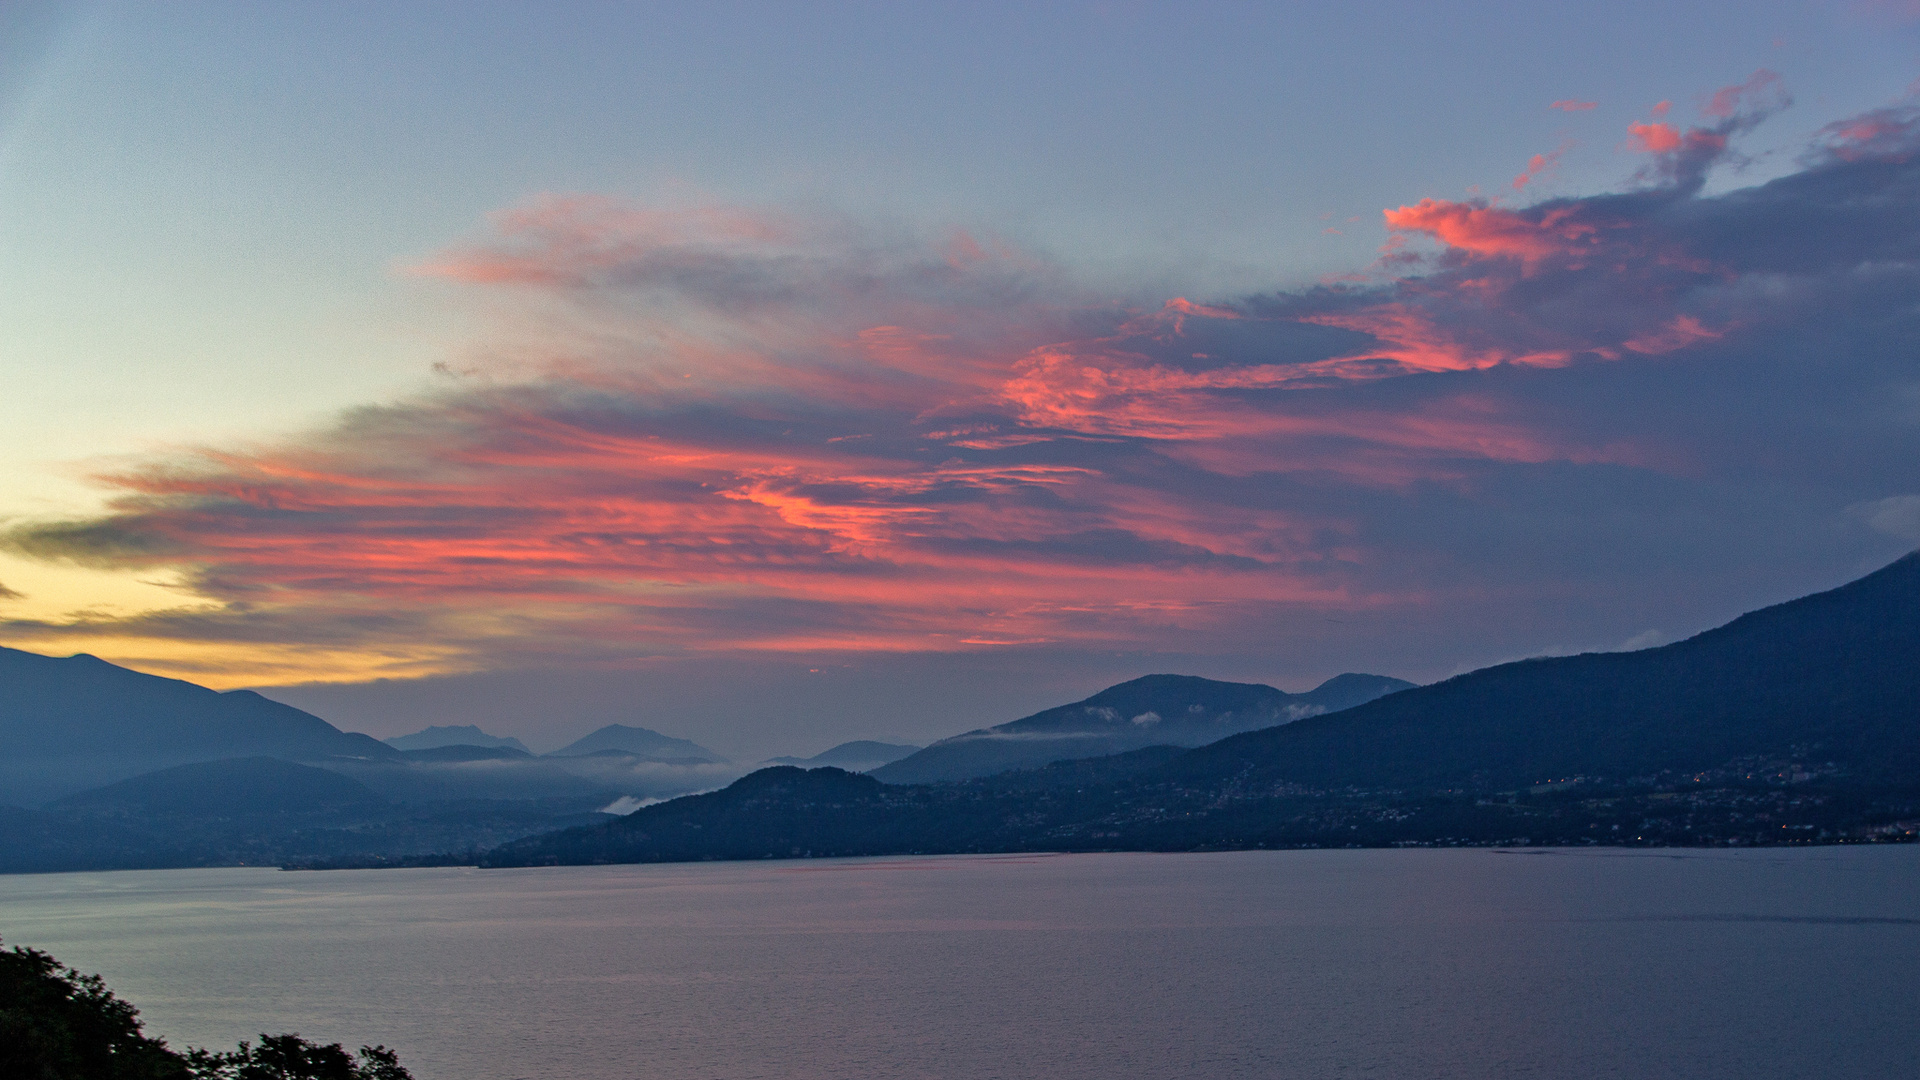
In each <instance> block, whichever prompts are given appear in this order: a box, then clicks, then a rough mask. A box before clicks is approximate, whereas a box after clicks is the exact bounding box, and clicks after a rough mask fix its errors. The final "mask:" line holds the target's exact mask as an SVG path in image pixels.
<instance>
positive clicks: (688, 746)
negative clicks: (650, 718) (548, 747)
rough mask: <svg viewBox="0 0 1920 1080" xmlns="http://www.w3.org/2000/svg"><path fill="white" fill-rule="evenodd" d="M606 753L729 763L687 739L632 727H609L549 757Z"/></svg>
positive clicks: (617, 725)
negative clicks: (610, 751) (617, 752)
mask: <svg viewBox="0 0 1920 1080" xmlns="http://www.w3.org/2000/svg"><path fill="white" fill-rule="evenodd" d="M606 750H615V751H619V752H622V753H626V754H632V755H634V756H635V757H642V758H652V759H655V760H661V761H671V760H684V759H688V758H693V759H697V760H700V761H725V760H726V759H725V758H723V757H721V756H720V755H719V754H716V753H714V752H713V751H711V750H709V749H707V748H706V747H704V746H701V745H700V744H699V743H696V742H691V741H689V740H687V739H676V738H673V737H672V736H670V735H662V734H660V733H659V732H657V731H654V730H652V729H651V728H643V727H628V726H627V725H625V724H608V725H607V726H606V727H603V728H601V729H600V730H598V731H596V732H593V733H592V734H590V735H587V736H586V737H584V738H581V739H578V740H576V741H574V742H572V743H569V744H567V745H566V746H563V747H561V748H560V749H558V750H555V751H554V752H553V753H551V754H548V755H547V756H548V757H584V756H586V755H588V754H596V753H600V752H602V751H606Z"/></svg>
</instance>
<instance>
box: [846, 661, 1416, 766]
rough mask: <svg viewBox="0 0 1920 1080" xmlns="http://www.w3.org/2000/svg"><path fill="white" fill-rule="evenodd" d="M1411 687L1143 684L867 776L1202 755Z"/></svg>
mask: <svg viewBox="0 0 1920 1080" xmlns="http://www.w3.org/2000/svg"><path fill="white" fill-rule="evenodd" d="M1412 685H1413V684H1412V683H1410V682H1406V681H1403V680H1401V679H1391V678H1387V677H1386V676H1384V675H1356V674H1347V675H1338V676H1335V677H1334V678H1331V679H1328V680H1327V681H1326V682H1324V683H1322V684H1320V685H1319V686H1317V687H1315V688H1314V689H1312V690H1310V691H1308V692H1307V693H1304V694H1289V693H1286V692H1285V691H1283V690H1276V689H1274V688H1273V687H1271V686H1264V685H1261V684H1259V683H1231V682H1218V681H1215V680H1213V679H1202V678H1198V677H1196V676H1192V675H1147V676H1143V677H1141V678H1138V679H1134V680H1132V681H1130V682H1123V683H1121V684H1119V685H1118V686H1110V687H1108V688H1107V689H1105V690H1102V691H1100V692H1099V693H1097V694H1095V695H1093V696H1092V697H1090V698H1087V699H1086V700H1084V701H1076V702H1074V703H1073V704H1071V705H1061V706H1059V707H1057V708H1052V709H1047V710H1045V711H1043V712H1037V713H1035V714H1033V715H1032V716H1028V717H1024V718H1022V719H1019V720H1014V721H1012V722H1010V723H1005V724H1000V725H998V726H996V727H990V728H984V729H982V730H979V731H969V732H967V733H966V734H964V735H956V736H954V737H953V738H951V739H942V740H941V741H939V742H937V743H934V744H933V745H932V746H929V747H927V748H926V749H925V750H922V751H920V752H919V753H917V754H913V755H911V756H909V757H906V758H903V759H901V760H899V761H896V762H893V763H892V764H890V765H886V766H883V767H881V768H878V769H874V770H873V772H872V775H873V776H874V778H875V779H878V780H881V781H884V782H886V783H889V784H919V783H929V782H933V781H941V780H965V779H968V778H971V777H976V776H991V775H992V774H994V773H999V772H1006V771H1007V770H1009V769H1033V768H1038V767H1040V766H1042V765H1045V764H1047V763H1049V762H1052V761H1061V760H1067V759H1073V758H1089V757H1101V756H1104V755H1107V754H1117V753H1122V752H1125V751H1128V750H1134V749H1138V748H1140V747H1144V746H1204V745H1206V744H1207V743H1210V742H1213V741H1215V740H1217V739H1219V738H1221V737H1222V736H1226V735H1232V734H1234V733H1235V732H1240V731H1251V730H1254V729H1257V728H1266V727H1273V726H1274V725H1276V724H1286V723H1291V722H1293V721H1297V720H1300V719H1301V718H1303V717H1308V716H1317V715H1320V714H1322V713H1329V712H1337V711H1339V710H1341V709H1347V708H1351V707H1353V706H1355V705H1359V704H1361V703H1362V702H1366V701H1371V700H1373V699H1374V698H1377V697H1380V696H1381V695H1383V694H1391V693H1394V692H1395V691H1398V690H1405V689H1407V688H1409V687H1411V686H1412Z"/></svg>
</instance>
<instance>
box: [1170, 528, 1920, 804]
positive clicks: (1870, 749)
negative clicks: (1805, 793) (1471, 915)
mask: <svg viewBox="0 0 1920 1080" xmlns="http://www.w3.org/2000/svg"><path fill="white" fill-rule="evenodd" d="M1755 756H1759V757H1768V758H1782V759H1787V758H1790V759H1796V760H1800V761H1805V762H1823V763H1824V762H1833V763H1835V764H1836V765H1838V766H1839V767H1841V768H1843V769H1845V770H1847V771H1848V772H1849V773H1850V774H1852V775H1855V776H1859V777H1862V778H1866V777H1873V778H1883V779H1888V780H1900V781H1905V780H1912V779H1916V778H1920V552H1916V553H1914V554H1912V555H1908V556H1906V557H1905V558H1903V559H1900V560H1899V561H1898V562H1895V563H1893V564H1892V565H1890V566H1887V567H1885V568H1884V569H1881V570H1879V571H1877V572H1875V573H1873V574H1870V575H1868V576H1867V577H1864V578H1861V579H1860V580H1858V581H1855V582H1852V583H1851V584H1848V585H1843V586H1841V587H1840V588H1837V589H1833V590H1831V591H1829V592H1823V593H1817V594H1815V595H1813V596H1807V597H1802V598H1801V599H1799V600H1793V601H1789V602H1787V603H1784V604H1778V605H1776V606H1774V607H1770V608H1764V609H1762V610H1760V611H1755V612H1752V613H1750V614H1747V615H1743V616H1741V617H1740V618H1738V619H1735V620H1734V621H1733V622H1730V623H1728V624H1727V625H1725V626H1722V627H1720V628H1718V629H1715V630H1708V631H1706V632H1705V633H1702V634H1698V635H1696V636H1694V637H1691V638H1688V639H1687V640H1685V641H1680V642H1675V643H1674V644H1672V645H1667V646H1664V647H1661V648H1657V649H1645V650H1642V651H1639V652H1627V653H1587V654H1584V655H1581V656H1566V657H1551V658H1545V659H1538V660H1522V661H1520V662H1518V663H1512V664H1502V665H1500V666H1498V667H1491V668H1484V669H1482V670H1479V671H1475V672H1471V673H1469V674H1466V675H1461V676H1458V677H1456V678H1452V679H1448V680H1447V681H1445V682H1442V683H1436V684H1434V685H1432V686H1425V687H1420V688H1419V689H1416V690H1409V691H1406V692H1404V693H1400V694H1395V695H1392V696H1391V697H1386V698H1382V699H1380V700H1378V701H1374V702H1371V703H1368V704H1366V705H1362V706H1360V707H1358V708H1355V709H1350V710H1347V711H1346V712H1343V713H1340V714H1338V715H1337V716H1325V717H1317V718H1314V719H1310V720H1303V721H1301V722H1299V723H1297V724H1291V725H1288V726H1287V727H1285V728H1277V729H1274V730H1270V731H1259V732H1251V733H1248V734H1245V735H1238V736H1235V737H1233V738H1230V739H1226V740H1223V741H1221V742H1218V743H1215V744H1213V745H1211V746H1208V747H1205V748H1203V749H1201V750H1197V751H1195V752H1194V753H1191V754H1188V755H1186V756H1185V757H1183V758H1181V759H1180V760H1179V761H1178V762H1177V763H1175V764H1174V765H1171V766H1169V769H1170V772H1169V776H1170V777H1172V778H1177V779H1179V780H1181V781H1183V782H1187V783H1215V782H1220V781H1221V780H1223V779H1224V778H1225V777H1227V776H1230V775H1231V776H1237V777H1241V778H1242V782H1250V783H1262V782H1286V783H1295V784H1306V785H1314V786H1320V785H1327V786H1331V785H1356V786H1363V787H1410V788H1411V787H1456V786H1462V787H1476V788H1489V787H1491V788H1496V789H1497V788H1512V787H1516V786H1520V785H1532V784H1539V783H1543V782H1548V781H1553V780H1558V779H1564V778H1568V777H1573V776H1582V775H1584V776H1606V777H1622V778H1623V777H1630V776H1637V775H1644V774H1652V773H1660V772H1674V773H1685V772H1690V771H1699V770H1705V769H1714V768H1719V767H1722V766H1724V765H1726V764H1727V763H1728V762H1730V761H1732V760H1733V759H1736V758H1742V757H1755Z"/></svg>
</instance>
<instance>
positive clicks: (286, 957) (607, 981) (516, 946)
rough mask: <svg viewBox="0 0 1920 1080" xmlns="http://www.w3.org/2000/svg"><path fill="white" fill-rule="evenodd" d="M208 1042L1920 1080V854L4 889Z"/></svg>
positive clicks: (1084, 1068) (1168, 1066) (744, 1064)
mask: <svg viewBox="0 0 1920 1080" xmlns="http://www.w3.org/2000/svg"><path fill="white" fill-rule="evenodd" d="M0 937H4V938H5V940H6V941H7V943H8V944H17V945H34V946H39V947H41V948H45V949H49V950H51V951H52V952H53V953H54V954H55V955H56V956H58V957H60V958H61V959H62V960H64V961H66V962H68V963H71V964H74V965H76V966H78V967H79V968H81V969H82V970H86V971H99V972H101V973H102V974H104V975H105V976H106V977H107V981H108V983H109V984H110V985H111V986H113V987H114V988H115V989H116V990H117V991H119V992H120V993H121V994H122V995H123V996H125V997H128V998H130V999H131V1000H133V1001H134V1002H135V1003H136V1004H138V1005H139V1006H140V1008H141V1009H142V1011H143V1012H144V1014H145V1016H146V1018H147V1021H148V1024H149V1028H150V1030H152V1031H154V1032H156V1033H158V1034H161V1035H164V1036H166V1037H167V1038H168V1039H169V1040H171V1041H173V1042H174V1043H175V1044H176V1045H177V1044H181V1043H191V1044H205V1045H218V1046H230V1045H231V1044H232V1043H233V1042H234V1041H236V1040H237V1039H240V1038H242V1037H250V1036H251V1035H253V1034H254V1033H255V1032H258V1031H262V1030H266V1031H280V1030H297V1031H300V1032H302V1033H303V1034H305V1035H307V1036H309V1037H318V1038H322V1039H325V1040H328V1041H332V1040H336V1039H338V1040H345V1041H348V1042H351V1043H354V1044H357V1043H358V1042H363V1041H371V1042H384V1043H386V1044H388V1045H390V1046H393V1047H396V1048H398V1049H399V1050H400V1051H401V1053H402V1059H403V1060H404V1061H405V1062H407V1063H408V1064H409V1065H410V1066H412V1067H413V1069H414V1072H415V1073H416V1074H417V1075H418V1076H419V1077H420V1080H512V1078H516V1077H527V1078H541V1080H549V1078H550V1080H629V1078H649V1080H653V1078H657V1080H691V1078H701V1080H706V1078H716V1077H718V1078H728V1080H735V1078H740V1080H745V1078H756V1077H764V1078H792V1077H849V1078H868V1077H872V1078H880V1077H885V1078H910V1077H969V1078H970V1077H1048V1078H1061V1080H1096V1078H1098V1080H1115V1078H1133V1077H1221V1078H1232V1077H1289V1078H1291V1077H1300V1078H1319V1077H1378V1078H1401V1077H1406V1078H1423V1080H1424V1078H1454V1077H1459V1078H1474V1080H1499V1078H1508V1077H1556V1078H1557V1077H1571V1078H1589V1077H1621V1078H1629V1077H1630V1078H1635V1080H1645V1078H1665V1077H1675V1078H1681V1077H1684V1078H1688V1080H1713V1078H1721V1077H1725V1078H1729V1080H1731V1078H1739V1080H1772V1078H1785V1077H1805V1078H1809V1080H1811V1078H1821V1080H1827V1078H1848V1077H1863V1078H1864V1077H1873V1078H1876V1080H1878V1078H1885V1077H1897V1076H1914V1075H1920V978H1917V977H1916V975H1917V974H1920V848H1915V847H1897V848H1884V847H1883V848H1817V849H1801V850H1791V851H1790V850H1773V851H1747V852H1667V853H1659V852H1654V853H1648V852H1622V851H1608V852H1594V851H1582V852H1546V853H1538V852H1536V853H1513V854H1505V853H1497V852H1493V851H1483V850H1465V851H1360V852H1274V853H1267V852H1258V853H1254V852H1246V853H1237V854H1220V855H1075V856H1023V857H1002V858H938V859H862V860H845V861H824V860H823V861H813V862H780V863H745V864H742V863H733V864H703V865H683V866H644V867H580V868H566V869H550V870H488V871H475V870H389V871H353V872H336V873H281V872H278V871H273V870H253V869H235V870H191V871H147V872H132V873H111V874H54V875H36V876H18V877H0Z"/></svg>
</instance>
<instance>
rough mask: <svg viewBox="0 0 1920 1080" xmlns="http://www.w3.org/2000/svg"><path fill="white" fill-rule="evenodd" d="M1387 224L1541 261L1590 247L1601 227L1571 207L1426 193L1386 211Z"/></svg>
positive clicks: (1478, 251)
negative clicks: (1530, 206) (1529, 209)
mask: <svg viewBox="0 0 1920 1080" xmlns="http://www.w3.org/2000/svg"><path fill="white" fill-rule="evenodd" d="M1384 214H1385V217H1386V223H1387V228H1389V229H1392V230H1394V231H1396V232H1403V233H1407V232H1417V233H1426V234H1427V235H1429V236H1432V237H1433V238H1434V239H1436V240H1439V241H1440V242H1441V243H1443V244H1446V245H1448V246H1450V247H1455V248H1458V249H1460V250H1461V251H1465V252H1469V253H1471V254H1474V255H1480V256H1494V257H1507V258H1517V259H1520V260H1522V261H1524V262H1529V263H1531V262H1537V261H1539V260H1542V259H1547V258H1551V257H1554V256H1565V255H1575V254H1577V253H1579V252H1580V251H1582V250H1585V249H1587V248H1589V247H1591V245H1592V243H1593V242H1594V240H1595V239H1596V238H1597V236H1598V233H1599V230H1598V228H1597V227H1596V226H1594V225H1593V224H1591V223H1589V222H1586V221H1583V220H1581V219H1580V218H1579V217H1578V216H1577V215H1575V214H1574V213H1573V212H1572V211H1571V210H1568V209H1561V210H1551V211H1548V212H1546V213H1544V214H1541V215H1537V216H1535V215H1526V214H1521V213H1516V212H1515V211H1512V210H1503V209H1501V208H1499V207H1497V206H1491V205H1488V204H1486V203H1483V202H1450V201H1448V200H1445V199H1422V200H1420V201H1419V202H1418V203H1415V204H1414V205H1412V206H1402V207H1400V208H1398V209H1395V210H1387V211H1384Z"/></svg>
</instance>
